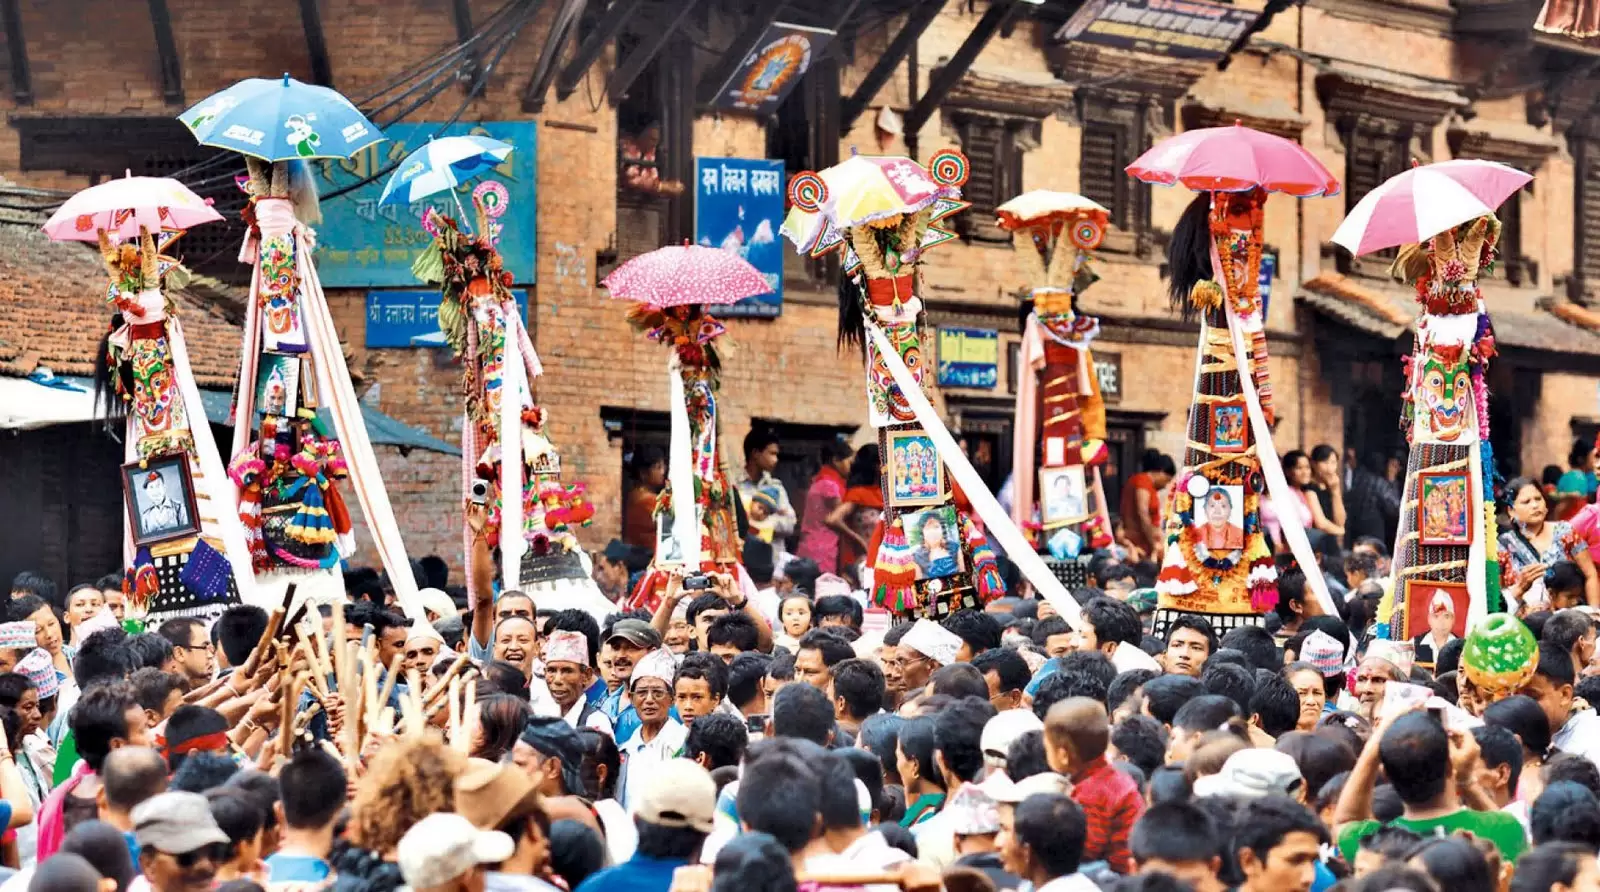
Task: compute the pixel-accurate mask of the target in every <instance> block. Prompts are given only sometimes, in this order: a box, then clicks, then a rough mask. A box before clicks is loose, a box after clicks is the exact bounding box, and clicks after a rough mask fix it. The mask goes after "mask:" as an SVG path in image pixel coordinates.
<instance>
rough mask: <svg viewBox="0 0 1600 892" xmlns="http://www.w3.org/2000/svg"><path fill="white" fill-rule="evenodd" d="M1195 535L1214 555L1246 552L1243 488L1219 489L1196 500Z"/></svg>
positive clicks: (1214, 488) (1218, 487) (1227, 486)
mask: <svg viewBox="0 0 1600 892" xmlns="http://www.w3.org/2000/svg"><path fill="white" fill-rule="evenodd" d="M1192 524H1193V529H1194V532H1195V535H1196V536H1197V537H1198V538H1199V541H1200V543H1201V544H1203V545H1204V546H1205V547H1206V550H1207V551H1209V552H1210V553H1212V554H1223V553H1226V552H1230V551H1239V550H1241V549H1243V548H1244V487H1242V486H1230V485H1217V484H1213V485H1211V486H1210V487H1208V488H1207V489H1206V491H1205V494H1204V495H1200V496H1197V497H1195V499H1194V520H1193V521H1192Z"/></svg>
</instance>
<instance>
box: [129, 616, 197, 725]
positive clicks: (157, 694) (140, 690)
mask: <svg viewBox="0 0 1600 892" xmlns="http://www.w3.org/2000/svg"><path fill="white" fill-rule="evenodd" d="M141 637H142V636H141ZM128 683H129V684H131V685H133V690H134V693H135V695H136V696H137V697H138V698H139V706H140V708H142V709H148V710H150V711H151V712H154V713H156V714H157V715H161V714H162V710H164V709H165V708H166V706H167V698H169V697H171V696H172V692H173V691H182V690H184V689H185V688H186V687H188V682H187V681H186V680H185V679H184V677H183V676H182V675H179V674H178V673H176V672H162V671H161V670H160V669H152V668H150V667H148V666H147V667H145V668H143V669H139V670H136V671H135V672H134V673H133V674H132V675H130V676H128Z"/></svg>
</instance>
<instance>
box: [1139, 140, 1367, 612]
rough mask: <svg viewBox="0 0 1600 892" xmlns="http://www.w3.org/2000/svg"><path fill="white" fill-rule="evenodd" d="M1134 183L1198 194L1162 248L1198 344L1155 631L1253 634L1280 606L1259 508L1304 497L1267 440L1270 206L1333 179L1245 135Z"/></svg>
mask: <svg viewBox="0 0 1600 892" xmlns="http://www.w3.org/2000/svg"><path fill="white" fill-rule="evenodd" d="M1128 173H1130V174H1132V175H1133V176H1135V177H1137V178H1139V179H1141V180H1144V181H1146V182H1152V183H1160V184H1164V185H1172V184H1174V183H1182V184H1183V185H1185V186H1187V187H1189V188H1190V189H1193V190H1195V191H1197V192H1199V193H1200V194H1199V195H1197V196H1195V200H1194V201H1193V202H1192V203H1191V204H1190V205H1189V208H1188V209H1187V210H1186V211H1184V213H1183V217H1182V218H1181V219H1180V220H1179V222H1178V225H1177V226H1176V227H1174V229H1173V233H1172V242H1171V245H1170V247H1169V249H1168V265H1169V267H1170V270H1171V280H1170V292H1171V296H1172V301H1173V303H1174V305H1175V306H1176V307H1178V308H1179V309H1181V311H1182V313H1183V316H1184V317H1185V318H1191V319H1192V318H1195V317H1198V318H1199V321H1200V344H1199V350H1198V351H1197V355H1196V358H1195V376H1194V393H1195V396H1194V401H1193V402H1192V403H1191V404H1190V407H1189V423H1188V428H1187V430H1188V442H1187V446H1186V448H1185V450H1184V459H1183V470H1182V471H1181V472H1180V474H1179V476H1178V479H1177V481H1176V485H1175V488H1174V495H1173V497H1172V502H1171V505H1170V507H1169V509H1168V512H1167V516H1166V520H1165V524H1164V539H1165V542H1164V546H1165V548H1164V552H1163V556H1162V562H1161V571H1160V574H1159V575H1158V577H1157V580H1156V591H1157V592H1158V594H1159V601H1158V608H1159V609H1158V611H1157V614H1156V624H1155V629H1156V634H1158V635H1159V634H1161V632H1162V630H1163V629H1165V628H1166V627H1167V626H1170V625H1171V623H1172V622H1173V621H1174V620H1176V619H1177V618H1178V617H1180V616H1183V615H1186V614H1198V615H1202V616H1204V617H1205V618H1206V619H1207V620H1209V621H1210V622H1211V623H1212V625H1213V626H1214V627H1215V628H1217V629H1218V630H1219V631H1224V630H1227V629H1231V628H1235V627H1238V626H1241V625H1254V624H1258V623H1260V622H1261V620H1262V616H1263V614H1264V613H1266V612H1267V611H1269V610H1271V609H1273V608H1274V607H1275V606H1276V605H1277V602H1278V585H1277V583H1278V572H1277V566H1276V564H1275V562H1274V560H1273V556H1272V551H1271V549H1270V548H1269V547H1268V544H1267V540H1266V535H1265V532H1264V530H1263V528H1262V524H1261V508H1262V500H1263V499H1268V498H1270V499H1272V500H1273V501H1275V502H1277V503H1278V504H1288V503H1289V502H1290V500H1292V499H1294V498H1296V496H1295V495H1294V494H1293V492H1292V491H1291V490H1290V488H1289V484H1288V481H1287V480H1285V479H1284V476H1283V468H1282V466H1281V465H1280V464H1279V461H1278V453H1277V449H1276V447H1275V446H1274V445H1273V442H1272V427H1273V424H1274V419H1275V413H1274V411H1273V402H1272V384H1271V381H1270V379H1269V377H1268V374H1267V338H1266V320H1265V318H1264V309H1263V307H1262V304H1261V297H1260V292H1259V290H1258V287H1259V286H1258V283H1259V281H1260V270H1261V247H1262V238H1263V232H1262V230H1263V223H1264V219H1265V209H1266V202H1267V196H1268V193H1270V192H1284V193H1287V194H1289V195H1293V196H1296V197H1300V198H1310V197H1315V196H1324V195H1337V194H1338V193H1339V182H1338V181H1337V180H1335V179H1334V177H1333V175H1332V174H1330V173H1329V172H1328V170H1327V168H1325V167H1323V166H1322V164H1321V163H1320V162H1318V161H1317V160H1316V159H1315V158H1314V157H1312V156H1311V154H1310V153H1309V152H1307V151H1306V150H1305V149H1304V148H1302V147H1301V146H1300V145H1299V144H1297V143H1294V142H1291V141H1289V140H1286V139H1283V138H1282V137H1278V136H1273V135H1271V134H1266V133H1261V132H1258V131H1255V130H1251V129H1249V128H1247V127H1242V126H1239V125H1234V126H1232V127H1214V128H1205V129H1200V130H1190V131H1187V132H1185V133H1182V134H1180V135H1178V136H1174V137H1172V138H1170V139H1167V140H1165V141H1163V142H1161V143H1159V144H1157V145H1156V146H1155V147H1153V148H1152V149H1150V150H1149V151H1148V152H1146V153H1145V154H1144V155H1143V156H1141V157H1140V158H1139V159H1138V160H1137V161H1135V162H1134V163H1133V164H1132V165H1130V166H1129V167H1128ZM1283 537H1284V539H1285V540H1286V542H1287V544H1288V546H1289V550H1290V551H1291V552H1292V553H1293V555H1294V558H1295V560H1296V562H1297V563H1298V564H1299V566H1300V568H1301V570H1302V571H1303V572H1304V573H1305V576H1306V582H1307V585H1308V586H1309V587H1310V588H1311V589H1312V591H1313V592H1314V593H1315V595H1316V602H1317V603H1318V604H1319V605H1320V608H1321V610H1322V611H1323V612H1326V613H1333V612H1335V610H1334V605H1333V600H1332V598H1331V597H1330V596H1329V594H1328V589H1327V584H1326V582H1325V581H1324V580H1323V578H1322V572H1321V571H1320V570H1319V569H1318V565H1317V562H1316V557H1315V554H1314V553H1313V552H1312V550H1311V545H1310V542H1309V541H1307V538H1306V535H1305V530H1304V529H1302V528H1299V527H1297V526H1296V525H1294V524H1284V525H1283ZM1309 603H1310V602H1309V600H1308V604H1309Z"/></svg>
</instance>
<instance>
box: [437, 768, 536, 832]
mask: <svg viewBox="0 0 1600 892" xmlns="http://www.w3.org/2000/svg"><path fill="white" fill-rule="evenodd" d="M538 807H539V788H538V787H537V786H535V785H534V783H533V778H530V777H528V775H527V772H525V771H523V770H522V769H520V768H518V767H516V766H515V765H500V764H497V763H494V762H490V761H489V760H487V759H471V760H469V761H468V762H467V770H466V771H463V772H462V773H461V776H460V777H457V778H456V814H459V815H461V816H462V817H464V818H466V819H467V820H468V821H470V822H472V826H474V827H477V828H478V829H479V830H494V829H496V828H499V827H502V826H504V825H505V824H506V822H507V821H510V820H511V819H513V818H518V817H521V816H523V815H526V814H528V813H529V812H532V811H534V810H535V809H537V808H538Z"/></svg>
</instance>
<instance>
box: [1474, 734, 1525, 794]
mask: <svg viewBox="0 0 1600 892" xmlns="http://www.w3.org/2000/svg"><path fill="white" fill-rule="evenodd" d="M1472 737H1473V739H1475V740H1477V741H1478V752H1479V755H1480V757H1481V758H1482V759H1483V765H1484V767H1485V768H1488V769H1490V770H1491V771H1492V770H1494V769H1496V768H1499V767H1500V766H1501V765H1504V766H1506V789H1507V790H1509V791H1511V792H1516V789H1517V781H1518V780H1519V779H1520V778H1521V777H1522V741H1520V740H1518V739H1517V735H1515V734H1512V733H1511V732H1510V731H1507V730H1506V729H1504V728H1499V727H1496V726H1494V725H1479V726H1478V727H1476V728H1473V729H1472Z"/></svg>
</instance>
